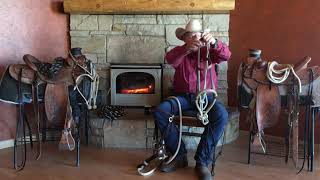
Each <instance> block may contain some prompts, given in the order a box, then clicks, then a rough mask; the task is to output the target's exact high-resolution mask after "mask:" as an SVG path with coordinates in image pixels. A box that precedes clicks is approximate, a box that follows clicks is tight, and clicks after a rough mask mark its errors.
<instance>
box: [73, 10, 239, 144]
mask: <svg viewBox="0 0 320 180" xmlns="http://www.w3.org/2000/svg"><path fill="white" fill-rule="evenodd" d="M189 19H199V20H200V21H201V22H202V26H203V28H204V29H207V28H208V29H210V30H211V32H212V34H213V35H214V36H215V37H216V38H218V39H220V40H222V41H224V42H225V43H227V44H229V34H228V31H229V13H228V12H219V13H215V14H212V13H210V14H206V13H199V14H178V15H169V14H158V15H155V14H152V15H146V14H135V15H120V14H113V15H105V14H101V15H90V14H86V15H84V14H83V15H82V14H71V16H70V36H71V47H82V48H83V53H84V54H85V55H87V57H89V58H90V59H91V60H92V61H93V62H95V63H96V65H97V68H98V73H99V75H100V87H99V102H100V103H103V104H113V105H124V106H145V105H147V106H148V105H149V106H154V105H156V104H158V102H159V101H160V99H159V96H152V98H150V97H151V95H152V94H154V93H153V92H155V91H157V92H156V93H158V91H161V92H160V94H162V96H163V97H167V96H169V95H170V92H171V91H170V89H171V88H172V82H173V74H174V69H173V68H172V67H171V66H170V65H169V64H167V62H166V61H165V59H164V56H165V53H166V52H167V51H169V50H170V49H172V48H174V47H175V46H179V45H182V44H183V42H182V41H180V40H178V39H177V38H176V37H175V30H176V28H178V27H184V26H185V24H186V23H187V22H188V20H189ZM141 64H142V66H141ZM154 64H158V65H159V64H160V65H161V68H158V67H152V68H154V69H152V70H146V69H144V67H146V66H153V65H154ZM119 65H121V66H123V67H119ZM128 65H129V66H128ZM227 67H228V66H227V63H226V62H225V63H221V64H220V65H219V76H218V89H217V91H218V98H219V100H220V101H222V102H223V103H224V104H225V105H227V101H228V98H227V97H228V95H227V88H228V84H227ZM120 69H121V71H120ZM159 73H160V74H162V78H158V77H159V76H158V75H159ZM137 76H140V77H137ZM133 77H137V79H135V78H133ZM117 78H120V79H118V80H117ZM123 78H129V80H130V83H124V84H123V86H122V87H120V88H119V86H118V85H116V84H115V83H117V81H118V82H119V81H120V82H121V79H122V80H123ZM153 80H154V84H155V87H152V86H151V87H150V88H151V92H152V93H150V92H149V91H148V92H147V93H133V94H132V93H131V94H130V93H124V92H125V91H123V89H126V90H127V92H128V91H129V90H132V89H139V88H147V87H148V85H149V84H148V83H151V84H152V83H153ZM134 81H136V82H137V83H136V84H134V85H133V84H132V82H134ZM158 81H161V82H160V84H162V88H160V87H159V86H157V85H156V84H157V83H159V82H158ZM141 82H146V83H147V84H143V83H142V84H141ZM132 85H133V86H135V87H132ZM145 85H147V86H145ZM121 88H122V91H121ZM109 92H110V93H109ZM116 94H118V95H119V96H118V97H116ZM141 97H143V98H141ZM127 98H128V99H129V101H128V100H126V99H127ZM142 99H143V102H142V101H141V100H142ZM119 100H120V101H119ZM132 111H134V110H133V109H130V110H129V112H130V113H129V115H128V117H129V119H120V120H117V121H115V122H113V125H110V124H109V123H102V122H103V121H102V120H101V119H93V120H92V121H91V123H92V124H91V128H92V129H93V131H92V137H94V138H92V142H93V143H94V144H97V145H99V146H103V147H134V148H141V147H145V144H151V143H150V142H149V140H148V138H149V137H151V136H152V132H153V127H154V125H153V118H152V116H150V115H149V116H144V115H143V113H142V114H141V112H140V110H138V111H139V112H132ZM141 111H142V112H143V110H141ZM232 118H233V119H234V120H233V121H232V122H231V123H229V124H228V127H229V129H230V130H229V131H228V132H227V134H228V135H227V136H230V137H229V139H228V137H227V141H232V140H234V139H235V138H236V137H237V136H238V133H239V128H238V126H239V125H238V121H239V117H238V115H236V116H232ZM133 121H134V123H133ZM190 131H191V130H190ZM114 137H119V139H118V141H117V142H115V140H114ZM130 138H135V139H130ZM146 139H147V140H146ZM149 139H150V138H149ZM198 140H199V139H197V138H194V137H192V138H189V141H187V142H186V144H187V147H189V148H195V147H196V144H197V142H198ZM149 147H150V146H149Z"/></svg>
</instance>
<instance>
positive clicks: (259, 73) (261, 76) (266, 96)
mask: <svg viewBox="0 0 320 180" xmlns="http://www.w3.org/2000/svg"><path fill="white" fill-rule="evenodd" d="M310 61H311V58H310V57H305V58H303V59H302V60H301V61H299V62H298V63H297V64H295V65H294V66H293V69H294V72H295V73H296V75H297V76H298V77H299V79H300V82H301V86H303V88H304V89H305V87H306V86H308V84H310V83H311V82H312V81H313V80H315V79H317V78H318V77H319V76H320V68H319V67H318V66H314V67H308V63H309V62H310ZM285 67H288V65H282V64H276V65H275V66H274V67H273V68H274V69H276V70H281V69H284V68H285ZM289 67H290V66H289ZM267 71H268V62H266V61H263V60H262V59H261V58H260V56H258V57H249V58H248V61H247V63H243V64H242V65H241V66H240V68H239V71H238V99H239V100H240V106H241V107H245V108H249V109H250V110H251V111H250V114H249V116H248V119H249V120H250V121H251V130H253V131H255V132H254V133H256V134H257V135H258V136H259V137H260V138H259V139H260V144H261V145H262V146H265V143H264V141H263V140H262V141H261V139H263V138H261V137H262V136H263V130H264V129H265V128H269V127H272V126H274V125H276V124H277V122H278V119H279V116H280V109H281V105H282V101H281V97H282V95H288V94H289V91H290V89H291V90H292V87H294V86H295V80H294V79H295V75H294V74H293V73H290V74H289V76H288V77H287V79H286V80H285V81H283V82H282V83H279V84H276V83H273V82H271V81H270V80H269V79H268V77H267V73H268V72H267ZM310 71H312V72H313V78H310ZM276 76H277V74H276ZM304 92H305V91H304ZM300 95H301V94H298V93H296V94H293V95H292V96H291V99H290V101H291V102H289V104H287V106H288V107H289V106H290V108H293V109H294V112H295V113H296V114H289V117H288V118H289V121H291V122H293V123H292V125H289V126H291V128H292V136H293V142H292V143H293V144H292V146H293V147H294V149H293V153H294V156H293V157H294V162H297V159H298V157H297V154H298V153H297V152H298V150H297V149H298V146H297V144H298V122H297V121H298V113H297V111H298V107H295V106H297V101H298V98H299V96H300ZM306 95H307V94H306ZM293 102H295V103H296V104H295V103H293ZM290 103H291V104H290ZM291 110H292V109H291ZM291 112H292V111H291ZM289 113H290V112H289ZM290 118H291V119H290ZM292 119H293V120H292ZM288 138H289V140H288V141H290V137H288ZM288 144H289V143H288ZM288 146H289V145H288ZM263 150H264V152H265V149H264V148H263Z"/></svg>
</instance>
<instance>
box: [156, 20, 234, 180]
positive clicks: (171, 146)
mask: <svg viewBox="0 0 320 180" xmlns="http://www.w3.org/2000/svg"><path fill="white" fill-rule="evenodd" d="M176 37H177V38H178V39H180V40H182V41H184V42H185V44H184V45H182V46H178V47H175V48H173V49H172V50H171V51H169V52H168V53H167V54H166V57H165V58H166V60H167V62H168V63H169V64H171V65H172V66H173V67H174V68H175V75H174V82H173V87H174V91H175V95H176V96H177V98H178V99H179V101H180V103H181V108H182V111H186V110H187V111H189V110H194V111H197V110H196V106H195V97H196V95H197V94H196V92H197V68H196V67H197V59H198V49H199V48H201V49H200V50H201V63H200V69H202V71H201V80H200V81H201V83H200V84H201V86H200V87H202V88H203V87H204V82H207V83H206V84H207V85H206V88H207V89H208V88H212V81H211V76H212V80H213V81H214V86H215V87H217V77H216V73H215V69H214V68H212V71H210V70H208V73H207V77H205V78H206V81H205V80H204V75H205V73H204V69H205V59H206V49H207V46H206V45H207V44H210V50H209V52H210V58H211V59H210V63H211V64H214V63H220V62H222V61H227V60H228V59H229V58H230V56H231V53H230V51H229V48H228V47H227V45H226V44H224V43H223V42H221V41H219V40H217V39H215V38H214V37H213V36H212V34H210V33H209V32H202V27H201V24H200V22H199V21H198V20H190V21H189V22H188V24H187V25H186V28H185V29H183V28H178V29H177V30H176ZM212 67H213V66H212ZM210 73H212V74H211V75H210ZM208 99H209V101H212V100H213V97H212V95H211V96H210V95H209V96H208ZM170 114H174V115H178V105H177V103H176V102H175V101H174V100H166V101H164V102H163V103H161V104H160V105H159V106H158V107H157V108H156V110H155V112H154V117H155V122H156V124H157V125H158V127H159V129H160V131H161V133H162V136H163V138H164V141H165V144H166V148H167V149H168V150H169V152H170V153H171V154H174V153H175V151H176V149H177V146H178V140H179V130H178V129H177V127H175V126H170V125H169V126H168V124H169V121H168V118H169V115H170ZM208 115H209V118H208V119H209V124H207V125H206V127H205V131H204V132H203V134H202V137H201V140H200V143H199V145H198V148H197V152H196V154H195V156H194V159H195V160H196V166H195V171H196V173H197V175H198V177H199V179H206V180H207V179H211V173H210V171H209V169H208V166H209V165H210V164H212V162H213V159H212V154H213V152H214V148H215V146H216V144H217V142H218V141H219V139H220V137H221V135H222V133H223V129H224V127H225V125H226V124H227V121H228V113H227V111H226V109H225V107H224V106H223V104H222V103H220V102H218V101H216V103H215V105H214V106H213V108H212V109H211V110H210V112H209V113H208ZM186 155H187V151H186V148H185V145H184V143H183V142H182V144H181V147H180V149H179V152H178V154H177V156H176V158H175V159H174V160H173V161H172V162H171V163H169V164H164V165H162V166H161V168H160V169H161V171H163V172H172V171H175V170H176V169H177V168H183V167H186V166H188V161H187V156H186Z"/></svg>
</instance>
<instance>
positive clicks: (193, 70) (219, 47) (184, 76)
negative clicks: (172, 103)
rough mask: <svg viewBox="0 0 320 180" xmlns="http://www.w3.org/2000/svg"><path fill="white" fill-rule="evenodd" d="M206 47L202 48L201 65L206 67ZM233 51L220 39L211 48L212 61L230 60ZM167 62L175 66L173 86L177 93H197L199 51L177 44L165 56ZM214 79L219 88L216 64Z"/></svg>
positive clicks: (208, 85) (203, 67)
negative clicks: (189, 49)
mask: <svg viewBox="0 0 320 180" xmlns="http://www.w3.org/2000/svg"><path fill="white" fill-rule="evenodd" d="M205 56H206V47H202V48H201V60H202V61H201V65H200V66H201V67H200V69H205V64H206V63H205V59H206V57H205ZM230 56H231V52H230V50H229V48H228V46H227V45H226V44H224V43H223V42H221V41H218V42H217V43H216V45H215V47H211V48H210V57H211V63H212V64H214V63H220V62H222V61H227V60H229V58H230ZM165 58H166V60H167V62H168V63H169V64H171V65H172V66H173V67H174V68H175V74H174V80H173V87H174V91H175V93H196V92H197V59H198V52H190V51H188V50H187V49H186V48H185V45H183V46H177V47H175V48H173V49H172V50H171V51H169V52H168V53H167V54H166V56H165ZM211 72H212V79H213V82H214V84H215V88H217V85H218V81H217V77H216V72H215V68H214V66H212V71H211ZM204 73H205V72H204V70H201V75H200V77H201V78H200V84H201V90H202V89H203V87H204ZM206 81H207V83H206V89H209V88H211V87H212V86H211V78H210V71H209V70H208V74H207V77H206Z"/></svg>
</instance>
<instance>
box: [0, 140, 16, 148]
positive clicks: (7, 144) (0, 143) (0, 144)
mask: <svg viewBox="0 0 320 180" xmlns="http://www.w3.org/2000/svg"><path fill="white" fill-rule="evenodd" d="M13 145H14V139H9V140H3V141H0V149H5V148H9V147H13Z"/></svg>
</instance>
